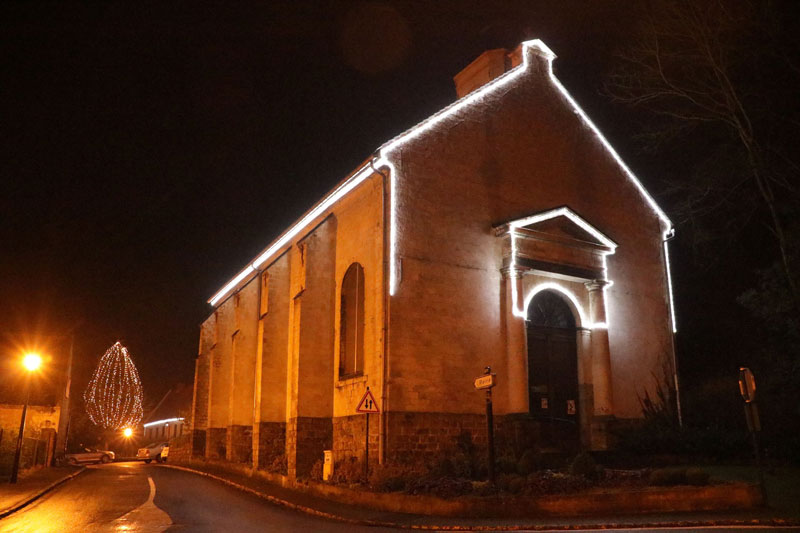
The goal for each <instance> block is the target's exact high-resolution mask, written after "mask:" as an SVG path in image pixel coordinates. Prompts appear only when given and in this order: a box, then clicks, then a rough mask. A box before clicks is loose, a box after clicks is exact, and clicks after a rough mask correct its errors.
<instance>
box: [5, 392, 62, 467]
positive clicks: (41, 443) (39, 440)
mask: <svg viewBox="0 0 800 533" xmlns="http://www.w3.org/2000/svg"><path fill="white" fill-rule="evenodd" d="M22 407H23V406H22V405H13V404H0V475H3V474H6V473H8V472H6V470H8V471H10V468H11V462H12V459H13V457H14V451H15V450H16V446H17V438H18V437H19V423H20V420H21V419H22ZM60 422H61V408H60V407H59V406H49V405H29V406H28V412H27V415H26V417H25V434H24V439H23V445H22V453H21V456H20V466H21V467H22V468H27V467H30V466H34V465H50V464H51V463H52V461H53V458H54V457H55V454H56V453H57V451H58V450H57V448H56V431H57V429H58V427H59V423H60Z"/></svg>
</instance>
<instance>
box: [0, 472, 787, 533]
mask: <svg viewBox="0 0 800 533" xmlns="http://www.w3.org/2000/svg"><path fill="white" fill-rule="evenodd" d="M725 529H728V528H725ZM768 529H769V528H763V529H762V528H749V529H748V531H749V532H755V531H759V530H763V531H767V530H768ZM715 530H716V531H720V530H722V528H715ZM123 531H124V532H138V533H157V532H163V531H167V532H206V531H208V532H237V533H245V532H249V531H259V532H261V531H269V532H303V533H316V532H343V533H344V532H347V533H355V532H371V533H380V532H386V531H393V532H395V533H396V532H397V531H398V530H395V529H385V528H374V527H366V526H363V527H362V526H354V525H351V524H345V523H340V522H334V521H330V520H326V519H323V518H317V517H313V516H310V515H306V514H303V513H300V512H296V511H292V510H290V509H286V508H283V507H280V506H277V505H273V504H270V503H268V502H265V501H264V500H262V499H260V498H257V497H255V496H252V495H250V494H246V493H244V492H241V491H239V490H237V489H234V488H231V487H228V486H226V485H223V484H221V483H219V482H216V481H214V480H212V479H207V478H204V477H201V476H197V475H194V474H191V473H188V472H182V471H179V470H173V469H168V468H159V467H155V466H152V465H145V464H143V463H117V464H108V465H97V466H91V467H89V469H88V471H87V472H84V473H83V474H81V475H80V476H78V477H77V478H75V479H74V480H72V481H69V482H67V483H65V484H64V485H62V486H61V487H59V488H57V489H56V490H54V491H53V492H51V493H49V494H47V495H45V496H44V497H42V498H41V499H39V500H37V501H36V502H34V503H33V504H31V505H30V506H28V507H26V508H24V509H23V510H21V511H18V512H17V513H15V514H13V515H11V516H9V517H7V518H5V519H3V520H0V532H3V533H11V532H14V533H16V532H19V533H22V532H26V533H51V532H52V533H56V532H58V533H68V532H80V533H89V532H123ZM604 531H609V530H604ZM636 531H638V532H639V533H643V532H644V531H656V530H641V529H640V530H636ZM662 531H663V530H662ZM669 531H671V532H675V531H681V530H680V529H670V530H669ZM684 531H696V530H692V529H687V530H684ZM773 531H774V530H773Z"/></svg>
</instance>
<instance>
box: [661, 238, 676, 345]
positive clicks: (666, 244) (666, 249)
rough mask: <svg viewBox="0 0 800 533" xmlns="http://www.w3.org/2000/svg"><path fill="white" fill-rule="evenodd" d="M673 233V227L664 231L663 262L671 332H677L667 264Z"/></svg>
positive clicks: (670, 276)
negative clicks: (665, 272)
mask: <svg viewBox="0 0 800 533" xmlns="http://www.w3.org/2000/svg"><path fill="white" fill-rule="evenodd" d="M674 235H675V229H673V228H670V229H669V230H667V231H665V232H664V239H663V241H664V263H665V264H666V265H667V289H668V292H669V316H670V319H671V320H672V333H677V332H678V325H677V323H676V322H675V301H674V300H673V297H672V268H671V267H670V264H669V240H670V239H671V238H672V237H673V236H674Z"/></svg>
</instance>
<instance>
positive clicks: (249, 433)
mask: <svg viewBox="0 0 800 533" xmlns="http://www.w3.org/2000/svg"><path fill="white" fill-rule="evenodd" d="M225 438H226V441H225V452H226V459H227V460H228V461H231V462H233V463H251V462H252V459H253V427H252V426H228V432H227V434H226V436H225Z"/></svg>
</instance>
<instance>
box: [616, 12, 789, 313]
mask: <svg viewBox="0 0 800 533" xmlns="http://www.w3.org/2000/svg"><path fill="white" fill-rule="evenodd" d="M780 9H781V6H780V5H776V4H775V3H773V2H764V1H761V2H758V1H756V0H754V1H752V2H750V1H747V0H739V1H737V2H733V1H727V0H694V1H692V0H660V1H653V2H649V3H646V4H644V7H643V8H642V13H641V16H640V21H641V25H640V31H639V33H638V35H637V36H636V37H635V38H634V40H633V41H632V42H631V43H630V44H629V45H628V46H627V47H626V48H625V49H624V51H623V52H622V53H621V54H620V59H621V62H620V64H621V66H620V67H619V68H618V69H617V70H616V71H614V72H613V73H612V74H611V75H610V77H609V78H608V82H607V84H606V92H607V94H608V95H610V96H611V97H612V99H614V100H615V101H618V102H622V103H625V104H628V105H632V106H635V107H639V108H644V109H647V110H648V111H649V112H651V113H653V114H654V116H653V118H654V119H656V120H655V123H656V124H657V128H655V129H654V130H652V131H651V132H650V134H649V136H650V140H651V141H653V142H654V143H656V144H658V145H661V146H663V145H664V144H665V143H676V142H677V143H678V144H680V145H681V146H682V150H683V151H684V152H685V153H688V154H690V155H689V156H688V157H695V159H694V164H693V170H694V172H693V174H694V175H693V176H692V177H691V179H687V178H686V177H682V178H681V179H678V180H675V181H673V182H672V184H673V186H675V187H676V188H677V189H679V190H680V192H681V193H682V195H683V199H684V202H683V207H684V209H683V210H682V215H683V217H684V222H689V223H691V221H692V219H693V218H694V217H698V216H704V215H710V216H714V215H716V216H719V214H720V213H722V212H725V213H728V214H730V215H731V216H730V217H728V220H729V221H731V222H729V224H733V223H734V222H733V221H736V222H735V223H738V224H741V223H742V222H746V221H749V220H750V219H751V218H753V217H757V218H761V219H762V220H763V221H764V222H765V225H766V227H767V228H768V229H769V231H770V233H771V234H772V235H773V237H774V239H775V243H776V245H777V246H776V252H777V255H778V257H779V260H780V264H781V265H782V269H783V272H784V275H785V277H786V282H787V284H788V286H789V288H790V291H791V293H792V297H793V298H792V299H793V300H794V304H795V308H796V309H800V305H799V304H800V298H798V287H797V282H796V272H795V268H796V265H794V264H793V260H792V255H793V254H792V250H791V247H792V243H791V240H790V238H789V237H788V236H787V224H786V219H787V218H788V217H789V216H790V214H791V213H792V212H794V213H795V214H796V213H797V206H798V191H799V190H800V188H798V184H797V180H798V174H800V164H799V163H798V159H797V157H796V153H794V152H793V151H792V150H793V147H792V144H795V142H794V139H795V138H796V135H797V134H798V133H800V131H798V130H800V120H798V110H797V105H796V103H793V102H795V100H796V99H797V94H798V93H800V76H799V74H800V69H799V68H798V63H797V61H796V58H795V57H793V56H792V54H791V51H790V50H791V47H790V46H787V45H786V43H784V42H783V41H784V40H785V39H786V38H787V33H788V32H787V31H786V29H785V28H782V27H781V23H782V22H781V20H782V17H781V12H780ZM698 152H704V153H702V154H699V155H698ZM716 228H717V230H718V231H729V230H730V229H731V228H730V227H726V223H725V222H723V223H720V224H718V225H717V226H716Z"/></svg>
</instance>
